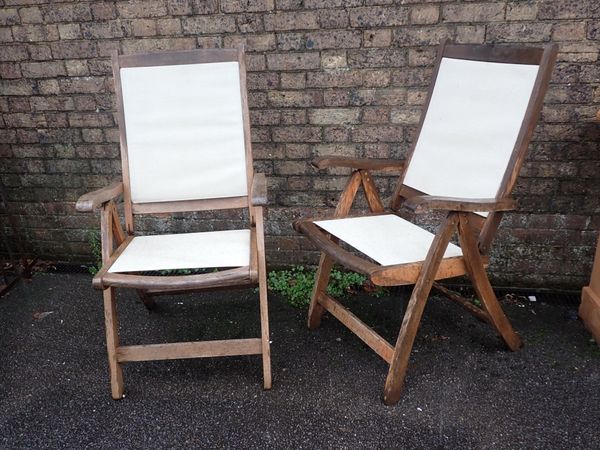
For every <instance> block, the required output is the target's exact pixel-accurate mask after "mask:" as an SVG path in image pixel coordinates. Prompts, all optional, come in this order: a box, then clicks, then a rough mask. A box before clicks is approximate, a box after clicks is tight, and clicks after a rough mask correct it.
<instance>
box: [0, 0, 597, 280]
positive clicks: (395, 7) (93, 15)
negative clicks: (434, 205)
mask: <svg viewBox="0 0 600 450" xmlns="http://www.w3.org/2000/svg"><path fill="white" fill-rule="evenodd" d="M0 5H2V7H1V9H0V41H1V45H0V77H1V81H0V89H1V93H2V97H1V99H0V109H1V111H2V119H1V122H0V126H1V127H2V128H1V129H0V142H1V144H0V172H1V173H2V180H3V181H4V183H5V185H6V186H7V188H8V194H9V198H10V199H11V200H12V202H13V208H14V210H15V211H16V212H17V214H18V216H19V218H20V219H21V221H22V224H23V226H24V228H25V234H26V239H27V242H28V243H29V246H30V248H31V249H32V250H33V251H34V252H35V253H36V254H37V255H39V256H40V257H43V258H47V259H56V260H63V261H64V260H66V261H88V260H90V251H89V245H88V243H87V240H86V233H87V230H90V229H94V228H97V227H98V218H97V217H94V216H92V215H78V214H76V213H75V211H74V202H75V200H76V199H77V197H78V196H79V195H80V194H82V193H84V192H85V191H88V190H90V189H93V188H97V187H100V186H103V185H105V184H106V183H108V182H109V181H110V180H113V179H115V178H117V177H118V173H119V171H120V169H119V164H120V163H119V159H118V155H119V149H118V137H117V136H118V133H117V129H116V126H115V117H114V114H113V108H114V107H113V95H112V91H113V88H112V79H111V69H110V60H109V53H110V51H111V49H113V48H118V49H119V50H120V51H122V52H125V53H131V52H147V51H156V50H165V49H187V48H195V47H213V46H232V45H234V44H236V43H238V42H240V41H242V42H245V44H246V46H247V50H248V55H247V60H248V70H249V73H248V84H249V89H250V95H249V97H250V106H251V110H252V111H251V116H252V124H253V128H252V134H253V141H254V155H255V159H256V166H257V169H259V170H261V171H265V172H267V173H268V174H269V184H270V197H271V199H272V206H271V207H270V209H269V211H268V238H267V245H268V258H269V261H270V263H271V264H277V265H280V264H291V263H298V262H314V261H315V260H316V259H315V253H314V251H313V250H312V249H311V247H310V246H309V245H308V243H307V242H306V241H305V240H303V239H302V238H300V237H298V236H296V235H295V234H294V232H293V231H292V229H291V226H290V223H291V221H292V220H293V219H295V218H297V217H299V216H301V215H308V214H310V215H315V214H320V213H324V212H326V211H328V210H330V208H331V207H332V206H333V205H334V203H335V200H336V197H337V195H338V194H339V190H340V188H341V187H342V185H343V184H344V175H346V172H344V171H342V170H335V171H332V172H330V173H328V174H318V173H316V172H314V171H313V170H312V169H311V168H310V166H309V160H310V159H311V158H312V157H314V156H317V155H326V154H338V155H351V156H360V157H393V158H402V157H403V156H405V155H406V152H407V150H408V148H409V146H410V142H411V138H412V136H413V134H414V128H415V124H416V123H417V120H418V117H419V111H420V108H421V104H422V103H423V100H424V97H425V92H426V87H427V83H428V80H429V77H430V73H431V65H432V61H433V58H434V53H435V44H437V43H438V42H439V41H440V40H441V39H443V38H451V39H453V40H456V41H458V42H476V43H482V42H510V43H540V42H549V41H555V42H558V43H559V44H560V46H561V52H560V55H559V63H558V66H557V69H556V71H555V75H554V78H553V83H552V86H551V88H550V92H549V94H548V96H547V100H546V106H545V108H544V113H543V119H542V121H541V123H540V125H539V126H538V128H537V132H536V135H535V141H534V143H533V144H532V148H531V152H530V155H529V158H528V160H527V162H526V164H525V167H524V169H523V172H522V177H521V179H520V181H519V184H518V187H517V189H516V196H517V197H518V199H519V201H520V204H521V207H520V210H519V212H518V213H514V214H510V215H508V216H507V217H506V219H505V220H504V226H503V228H502V229H501V232H500V234H499V236H498V239H497V241H496V247H495V249H494V252H493V255H492V256H493V258H492V265H491V270H492V272H493V278H494V279H495V280H496V282H498V283H505V284H513V285H531V284H535V285H542V286H570V287H577V286H579V285H582V284H583V283H584V282H585V281H586V279H587V278H588V276H589V271H590V265H591V261H592V256H593V248H594V245H595V237H596V230H597V229H598V227H599V226H600V214H599V212H600V201H599V199H600V195H599V194H600V187H599V186H598V177H599V175H598V173H599V169H600V156H599V154H598V145H599V142H600V131H599V130H600V127H599V125H598V124H596V123H594V121H593V117H594V115H595V112H596V111H597V110H598V109H599V108H600V80H599V78H600V70H599V66H598V51H599V48H600V3H599V2H598V1H597V0H549V1H542V0H539V1H480V2H478V1H453V0H440V1H420V0H396V1H393V0H206V1H201V0H148V1H118V2H114V1H91V2H87V1H81V2H60V1H52V2H50V3H49V2H44V1H32V0H30V1H27V0H0ZM393 182H394V180H393V179H386V178H383V179H379V180H378V183H379V186H380V188H381V189H382V191H383V193H384V195H385V196H386V197H389V195H390V194H391V192H392V189H393ZM235 223H236V220H235V216H232V215H231V214H221V215H218V216H216V217H210V216H207V215H206V214H194V215H192V218H191V219H190V218H187V217H183V216H182V217H176V218H174V219H172V220H169V221H165V220H164V219H152V218H147V219H144V220H141V221H140V224H141V225H142V227H143V228H146V229H152V228H153V229H156V228H157V227H158V229H159V230H167V229H170V230H175V231H185V230H188V229H191V227H194V229H195V228H197V227H205V228H217V227H228V226H232V225H234V224H235Z"/></svg>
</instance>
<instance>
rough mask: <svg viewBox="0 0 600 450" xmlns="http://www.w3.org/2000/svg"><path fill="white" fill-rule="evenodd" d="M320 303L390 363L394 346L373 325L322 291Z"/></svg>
mask: <svg viewBox="0 0 600 450" xmlns="http://www.w3.org/2000/svg"><path fill="white" fill-rule="evenodd" d="M319 303H320V304H321V306H323V308H325V309H326V310H327V311H329V312H330V313H331V314H332V315H333V316H334V317H335V318H336V319H338V320H339V321H340V322H342V323H343V324H344V325H345V326H346V327H347V328H348V329H349V330H350V331H352V332H353V333H354V334H356V335H357V336H358V337H359V338H360V339H361V340H362V341H363V342H364V343H365V344H367V345H368V346H369V347H371V348H372V349H373V351H374V352H375V353H377V354H378V355H379V356H381V357H382V358H383V359H384V360H385V361H386V362H387V363H388V364H389V363H390V362H391V361H392V356H393V355H394V347H392V345H391V344H390V343H389V342H388V341H386V340H385V339H384V338H382V337H381V336H380V335H379V334H377V333H376V332H375V331H374V330H373V329H372V328H371V327H369V326H368V325H367V324H365V323H364V322H363V321H362V320H360V319H359V318H358V317H356V316H355V315H354V314H352V313H351V312H350V311H349V310H348V309H347V308H346V307H344V306H343V305H342V304H341V303H340V302H338V301H337V300H335V299H333V298H331V297H330V296H328V295H327V294H324V293H322V292H321V293H320V295H319Z"/></svg>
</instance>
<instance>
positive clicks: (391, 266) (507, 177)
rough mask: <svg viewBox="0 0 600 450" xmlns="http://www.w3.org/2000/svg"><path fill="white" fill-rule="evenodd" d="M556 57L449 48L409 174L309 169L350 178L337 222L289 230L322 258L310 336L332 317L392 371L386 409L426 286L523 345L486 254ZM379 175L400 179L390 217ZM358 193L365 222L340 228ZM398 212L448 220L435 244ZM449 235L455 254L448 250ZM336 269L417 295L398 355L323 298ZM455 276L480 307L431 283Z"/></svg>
mask: <svg viewBox="0 0 600 450" xmlns="http://www.w3.org/2000/svg"><path fill="white" fill-rule="evenodd" d="M557 51H558V49H557V46H556V45H548V46H547V47H545V48H513V47H501V46H487V45H485V46H483V45H455V44H450V43H445V42H444V43H442V44H441V45H440V47H439V51H438V56H437V61H436V64H435V71H434V75H433V83H432V84H431V88H430V90H429V94H428V99H427V102H426V104H425V107H424V112H423V114H422V117H421V122H420V125H419V129H418V135H417V136H418V137H417V139H416V140H415V143H414V145H413V148H412V150H411V152H410V155H409V157H408V159H407V161H406V163H403V162H401V161H390V160H360V159H352V158H341V157H340V158H336V157H331V158H321V159H317V160H315V161H314V163H313V164H314V165H315V166H316V167H317V168H319V169H325V168H328V167H349V168H352V169H353V172H352V175H351V177H350V179H349V181H348V184H347V185H346V188H345V189H344V191H343V192H342V194H341V197H340V200H339V203H338V205H337V208H336V211H335V215H334V217H333V218H332V219H329V220H316V219H304V220H298V221H296V222H295V223H294V227H295V229H296V230H297V231H299V232H301V233H303V234H304V235H306V236H307V237H308V238H309V239H310V240H311V241H312V242H313V243H315V244H316V246H317V247H318V248H319V249H320V250H321V251H322V254H321V260H320V263H319V269H318V272H317V281H316V283H315V287H314V291H313V295H312V301H311V304H310V309H309V313H308V326H309V328H316V327H318V326H319V324H320V321H321V316H322V314H323V312H324V311H325V310H327V311H329V312H330V313H331V314H332V315H333V316H334V317H336V318H337V319H339V320H340V321H341V322H342V323H343V324H344V325H345V326H347V327H348V328H349V329H350V330H351V331H352V332H354V333H355V334H356V335H358V337H359V338H360V339H362V340H363V341H364V342H365V343H366V344H367V345H369V346H370V347H371V348H372V349H373V350H374V351H375V352H376V353H377V354H378V355H379V356H381V357H382V358H383V359H384V360H385V361H387V362H388V363H389V365H390V367H389V372H388V375H387V379H386V382H385V389H384V395H383V400H384V403H385V404H387V405H392V404H395V403H396V402H398V400H399V398H400V393H401V390H402V386H403V382H404V377H405V373H406V368H407V365H408V360H409V356H410V352H411V350H412V346H413V342H414V339H415V335H416V332H417V328H418V326H419V322H420V320H421V315H422V313H423V309H424V308H425V303H426V301H427V298H428V296H429V293H430V290H431V288H432V287H433V286H436V287H439V288H440V289H441V290H442V293H444V294H446V295H447V296H448V297H449V298H450V299H452V300H454V301H456V302H458V303H459V304H461V305H462V306H463V307H465V308H466V309H467V311H469V312H471V313H473V314H474V315H476V316H477V317H478V318H480V319H482V320H484V321H486V322H488V323H489V324H490V325H491V326H492V327H493V328H494V329H495V330H496V332H497V333H498V334H499V335H500V336H501V337H502V339H503V340H504V342H506V344H507V345H508V347H509V348H510V349H511V350H517V349H518V348H519V347H521V345H522V343H521V339H520V338H519V336H518V335H517V334H516V333H515V332H514V331H513V329H512V327H511V325H510V323H509V321H508V319H507V318H506V316H505V315H504V313H503V312H502V309H501V307H500V304H499V303H498V300H497V299H496V297H495V294H494V291H493V290H492V287H491V285H490V283H489V281H488V278H487V275H486V272H485V265H486V263H487V258H486V256H485V255H486V253H487V252H488V250H489V247H490V243H491V241H492V238H493V236H494V234H495V233H496V231H497V228H498V226H499V224H500V219H501V217H502V213H503V211H509V210H512V209H514V208H515V206H516V202H515V201H514V200H512V199H511V198H510V197H509V195H510V193H511V191H512V188H513V186H514V184H515V180H516V178H517V176H518V174H519V169H520V167H521V165H522V163H523V160H524V158H525V153H526V150H527V147H528V144H529V140H530V139H531V136H532V134H533V130H534V127H535V124H536V122H537V119H538V117H539V114H540V111H541V108H542V103H543V99H544V94H545V92H546V90H547V87H548V83H549V80H550V76H551V72H552V68H553V65H554V61H555V59H556V54H557ZM376 170H388V171H390V170H391V171H394V170H395V171H401V172H402V174H401V176H400V180H399V184H398V187H397V189H396V191H395V193H394V196H393V197H392V200H391V205H390V209H391V211H389V212H386V211H385V208H384V206H383V203H382V201H381V199H380V197H379V194H378V192H377V189H376V187H375V185H374V183H373V180H372V178H371V174H370V172H371V171H376ZM361 185H362V187H363V190H364V193H365V196H366V199H367V203H368V205H369V208H370V211H371V213H370V214H367V215H363V216H361V217H346V216H347V215H348V213H349V211H350V208H351V206H352V203H353V201H354V197H355V195H356V193H357V191H358V189H359V187H360V186H361ZM402 207H405V208H408V209H410V210H412V211H414V212H416V213H420V212H424V211H433V210H438V211H443V212H445V220H444V221H443V223H442V224H441V225H440V226H439V228H438V231H437V233H436V234H432V233H429V232H428V231H426V230H424V229H422V228H420V227H418V226H416V225H414V224H412V223H411V222H409V221H407V220H404V219H403V218H401V217H400V216H399V215H398V213H399V212H401V209H402ZM455 232H458V240H459V243H460V246H458V245H455V244H453V243H451V242H450V240H451V238H452V237H453V235H454V233H455ZM339 241H343V242H345V244H346V245H347V246H349V247H351V248H353V249H354V250H355V251H354V252H353V251H349V250H347V249H346V248H345V247H342V246H341V245H340V244H339ZM357 253H359V254H360V256H359V255H358V254H357ZM334 262H337V263H339V264H341V265H343V266H345V267H347V268H349V269H352V270H354V271H357V272H360V273H363V274H365V275H367V276H368V277H369V278H370V280H371V281H372V282H373V283H374V284H376V285H379V286H399V285H407V284H414V288H413V291H412V295H411V297H410V301H409V303H408V306H407V309H406V313H405V315H404V319H403V321H402V326H401V329H400V333H399V336H398V340H397V342H396V346H395V347H393V346H392V345H390V344H389V343H388V342H387V341H385V340H384V339H383V338H382V337H381V336H379V335H378V334H376V333H375V331H373V330H372V329H371V328H369V327H368V326H367V325H366V324H364V323H363V322H361V321H360V320H359V319H358V318H357V317H356V316H355V315H353V314H352V313H351V312H349V311H348V310H347V309H346V308H344V307H343V306H342V305H341V304H340V303H339V302H338V301H336V300H335V299H333V298H331V297H330V296H328V295H327V293H326V289H327V284H328V280H329V274H330V271H331V268H332V265H333V264H334ZM461 275H468V276H469V278H470V279H471V281H472V282H473V285H474V287H475V291H476V292H477V295H478V297H479V299H480V300H481V303H482V307H481V308H479V307H476V306H474V305H473V304H472V303H471V302H469V301H468V300H466V299H465V298H462V297H460V296H459V295H458V294H456V293H453V292H451V291H448V290H447V289H445V288H444V287H443V286H440V285H438V284H437V283H435V280H439V279H445V278H451V277H456V276H461Z"/></svg>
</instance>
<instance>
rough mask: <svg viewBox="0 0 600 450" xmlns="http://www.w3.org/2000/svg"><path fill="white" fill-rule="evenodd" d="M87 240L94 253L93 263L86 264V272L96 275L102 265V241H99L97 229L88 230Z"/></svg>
mask: <svg viewBox="0 0 600 450" xmlns="http://www.w3.org/2000/svg"><path fill="white" fill-rule="evenodd" d="M88 242H89V243H90V248H91V250H92V255H94V261H96V262H95V263H94V264H92V265H90V266H87V269H88V272H89V273H91V274H92V275H96V274H97V273H98V271H99V270H100V267H102V243H101V242H100V233H98V232H97V231H90V232H89V233H88Z"/></svg>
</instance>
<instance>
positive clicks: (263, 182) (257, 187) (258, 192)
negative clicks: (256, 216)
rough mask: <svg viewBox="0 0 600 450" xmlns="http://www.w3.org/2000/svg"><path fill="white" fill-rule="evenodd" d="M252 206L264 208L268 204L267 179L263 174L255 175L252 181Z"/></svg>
mask: <svg viewBox="0 0 600 450" xmlns="http://www.w3.org/2000/svg"><path fill="white" fill-rule="evenodd" d="M250 197H251V199H252V206H264V205H266V204H267V203H268V198H267V178H266V177H265V174H264V173H255V174H254V178H253V180H252V190H251V195H250Z"/></svg>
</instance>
